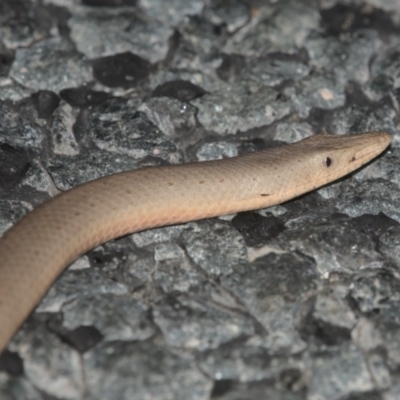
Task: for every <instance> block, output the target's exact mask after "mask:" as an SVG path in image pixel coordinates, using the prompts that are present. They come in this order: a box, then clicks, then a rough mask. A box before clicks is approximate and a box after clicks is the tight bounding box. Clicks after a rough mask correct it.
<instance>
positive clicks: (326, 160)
mask: <svg viewBox="0 0 400 400" xmlns="http://www.w3.org/2000/svg"><path fill="white" fill-rule="evenodd" d="M332 162H333V161H332V158H330V157H326V158H325V165H326V166H327V167H328V168H329V167H330V166H331V165H332Z"/></svg>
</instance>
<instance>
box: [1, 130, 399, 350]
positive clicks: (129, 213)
mask: <svg viewBox="0 0 400 400" xmlns="http://www.w3.org/2000/svg"><path fill="white" fill-rule="evenodd" d="M390 140H391V138H390V135H388V134H387V133H383V132H370V133H366V134H360V135H351V136H331V135H315V136H311V137H309V138H306V139H304V140H302V141H299V142H296V143H294V144H291V145H285V146H282V147H278V148H272V149H267V150H263V151H260V152H255V153H251V154H246V155H243V156H239V157H235V158H230V159H224V160H218V161H209V162H200V163H193V164H182V165H173V166H163V167H149V168H143V169H139V170H135V171H129V172H122V173H119V174H115V175H111V176H108V177H105V178H101V179H97V180H94V181H91V182H88V183H86V184H83V185H81V186H78V187H76V188H74V189H72V190H70V191H67V192H65V193H63V194H61V195H57V196H55V197H54V198H53V199H51V200H50V201H48V202H45V203H44V204H42V205H41V206H39V207H38V208H37V209H35V210H34V211H33V212H31V213H29V214H28V215H27V216H26V217H24V218H22V219H21V221H19V222H18V223H17V224H15V226H13V227H12V228H11V229H10V230H9V231H8V232H6V233H5V234H4V236H3V237H2V238H1V239H0V351H1V350H2V349H3V348H4V346H5V345H6V344H7V343H8V341H9V340H10V338H11V337H12V335H13V334H14V333H15V331H16V330H17V329H18V327H19V326H20V325H21V323H22V322H23V321H24V320H25V318H26V317H27V316H28V315H29V313H30V312H31V311H32V309H33V308H34V307H35V305H36V304H37V303H38V302H39V300H40V299H41V297H42V296H43V295H44V294H45V292H46V291H47V290H48V288H49V286H50V285H51V284H52V282H53V281H54V280H55V279H56V277H57V276H58V275H59V274H60V272H61V271H62V270H63V269H65V267H66V266H68V265H69V264H70V263H71V262H72V261H74V260H75V259H76V258H77V257H79V256H80V255H82V254H84V253H85V252H87V251H88V250H90V249H92V248H93V247H95V246H96V245H99V244H101V243H103V242H105V241H107V240H110V239H112V238H116V237H119V236H122V235H125V234H128V233H132V232H137V231H141V230H144V229H148V228H152V227H156V226H162V225H171V224H176V223H182V222H187V221H193V220H198V219H202V218H209V217H215V216H219V215H223V214H230V213H235V212H239V211H245V210H254V209H259V208H263V207H268V206H272V205H275V204H279V203H282V202H284V201H287V200H290V199H292V198H294V197H297V196H299V195H301V194H303V193H306V192H308V191H311V190H313V189H316V188H318V187H320V186H322V185H325V184H327V183H329V182H332V181H334V180H336V179H338V178H340V177H342V176H344V175H346V174H348V173H349V172H352V171H354V170H355V169H357V168H359V167H361V166H362V165H363V164H365V163H366V162H368V161H370V160H371V159H373V158H374V157H376V156H377V155H378V154H380V153H381V152H382V151H383V150H384V149H385V148H386V147H387V146H388V145H389V143H390Z"/></svg>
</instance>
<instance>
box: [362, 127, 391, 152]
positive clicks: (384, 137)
mask: <svg viewBox="0 0 400 400" xmlns="http://www.w3.org/2000/svg"><path fill="white" fill-rule="evenodd" d="M366 134H367V135H371V136H372V137H373V139H374V141H376V143H379V144H380V147H381V149H382V151H383V150H385V149H386V147H388V146H389V145H390V143H391V142H392V136H391V135H390V134H389V133H387V132H379V131H378V132H368V133H366Z"/></svg>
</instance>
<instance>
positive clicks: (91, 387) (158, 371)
mask: <svg viewBox="0 0 400 400" xmlns="http://www.w3.org/2000/svg"><path fill="white" fill-rule="evenodd" d="M399 88H400V1H399V0H381V1H380V0H369V1H367V2H364V1H360V0H347V1H337V0H320V1H317V0H315V1H313V0H301V1H300V0H292V1H290V0H281V1H277V0H275V1H272V0H271V1H267V0H265V1H257V0H192V1H189V0H169V1H161V0H137V1H135V0H81V1H79V0H0V234H1V233H3V232H4V231H5V230H7V229H8V228H9V227H10V226H11V225H12V224H13V223H14V222H16V221H17V220H18V219H19V218H21V217H22V216H23V215H24V214H26V213H27V212H29V211H30V210H31V209H32V208H34V207H35V206H36V205H38V204H40V203H42V202H43V201H44V200H46V199H48V198H50V197H52V196H54V195H55V194H57V193H59V192H60V191H64V190H66V189H69V188H72V187H74V186H76V185H78V184H80V183H82V182H85V181H88V180H91V179H94V178H97V177H100V176H104V175H107V174H112V173H115V172H118V171H123V170H129V169H134V168H138V167H142V166H147V165H160V164H168V163H172V164H175V163H182V162H188V161H202V160H209V159H218V158H223V157H231V156H235V155H237V154H242V153H246V152H250V151H254V150H257V149H262V148H265V147H270V146H277V145H280V144H281V143H283V142H292V141H296V140H299V139H302V138H304V137H306V136H309V135H311V134H317V133H330V134H334V135H341V134H345V133H355V132H362V131H367V130H383V131H387V132H389V133H391V134H392V138H393V143H392V146H391V148H390V149H389V151H387V152H386V153H385V154H383V155H382V156H381V157H380V158H379V159H378V160H376V161H374V162H372V163H371V164H370V165H368V166H367V167H366V168H363V169H362V170H360V171H359V172H357V173H354V174H352V175H351V176H348V177H346V178H344V179H342V180H340V181H339V182H337V183H335V184H332V185H329V186H327V187H325V188H322V189H320V190H318V191H317V192H314V193H311V194H308V195H306V196H303V197H301V198H299V199H297V200H295V201H291V202H288V203H286V204H283V205H281V206H277V207H273V208H270V209H265V210H261V211H258V212H251V213H241V214H239V215H234V216H228V217H223V218H215V219H210V220H204V221H200V222H195V223H188V224H184V225H180V226H173V227H168V228H162V229H154V230H150V231H146V232H142V233H137V234H134V235H130V236H127V237H124V238H121V239H119V240H114V241H112V242H109V243H107V244H105V245H104V246H101V247H98V248H96V249H95V250H93V251H91V252H90V253H89V254H87V255H86V256H84V257H82V258H81V259H79V260H78V261H77V262H75V263H74V264H73V265H72V266H71V267H70V268H69V269H68V270H67V271H66V272H65V273H64V274H63V275H62V276H61V277H60V278H59V279H58V280H57V282H56V283H55V284H54V285H53V286H52V287H51V289H50V290H49V292H48V294H47V295H46V297H45V298H44V299H43V301H42V302H41V303H40V305H39V306H38V308H37V309H36V311H35V312H34V313H33V314H32V316H31V317H30V318H29V319H28V320H27V321H26V323H25V324H24V325H23V327H22V328H21V329H20V331H19V332H18V333H17V334H16V335H15V336H14V338H13V340H12V341H11V342H10V344H9V346H8V349H7V350H6V351H4V352H3V354H2V356H1V358H0V398H1V399H2V400H10V399H17V400H39V399H40V400H61V399H62V400H64V399H65V400H75V399H85V400H86V399H87V400H100V399H101V400H104V399H105V400H108V399H119V400H123V399H129V400H131V399H140V400H150V399H152V400H161V399H163V400H164V399H165V400H167V399H171V400H172V399H174V400H180V399H182V400H192V399H193V400H206V399H213V400H239V399H241V400H243V399H246V400H253V399H254V400H256V399H257V400H259V399H269V400H274V399H277V400H278V399H281V400H303V399H306V400H336V399H337V400H361V399H367V400H395V399H399V398H400V131H399V128H398V127H399V122H400V119H399V111H400V106H399V100H400V89H399ZM0 264H1V260H0ZM0 284H1V282H0Z"/></svg>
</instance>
